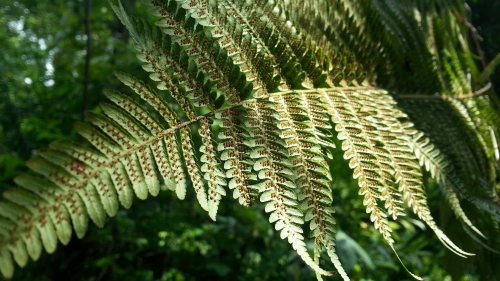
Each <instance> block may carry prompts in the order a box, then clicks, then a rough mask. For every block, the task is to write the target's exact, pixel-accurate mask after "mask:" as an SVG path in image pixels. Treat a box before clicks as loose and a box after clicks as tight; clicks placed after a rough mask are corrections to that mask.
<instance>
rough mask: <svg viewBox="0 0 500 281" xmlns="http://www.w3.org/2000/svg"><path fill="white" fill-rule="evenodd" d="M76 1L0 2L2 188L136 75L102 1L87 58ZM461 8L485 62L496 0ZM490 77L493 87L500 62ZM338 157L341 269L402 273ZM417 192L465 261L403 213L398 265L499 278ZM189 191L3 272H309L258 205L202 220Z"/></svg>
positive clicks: (31, 275) (494, 46)
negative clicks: (107, 92)
mask: <svg viewBox="0 0 500 281" xmlns="http://www.w3.org/2000/svg"><path fill="white" fill-rule="evenodd" d="M86 1H88V0H86ZM86 1H84V0H52V1H35V0H21V1H16V2H12V1H6V0H2V2H1V4H0V50H1V51H0V190H5V189H7V188H11V187H13V186H14V184H13V181H12V179H13V177H15V176H16V175H19V174H20V173H22V172H25V171H26V168H25V166H24V161H25V160H27V159H29V158H30V157H32V156H33V155H34V154H36V153H37V151H38V150H39V149H42V148H44V147H46V146H47V145H48V144H49V143H50V142H51V141H54V140H60V139H69V140H78V136H77V135H76V134H75V133H74V131H73V130H72V123H73V122H75V121H79V120H82V119H83V118H84V115H83V109H84V108H87V109H89V110H93V111H98V110H99V109H98V103H99V102H103V101H104V98H103V95H102V94H101V92H102V90H103V89H105V88H110V89H118V90H123V91H124V92H127V90H126V89H124V88H123V87H122V86H121V85H120V84H119V83H118V81H117V79H115V78H114V77H113V75H112V72H113V70H122V71H127V72H129V73H132V74H134V75H135V76H137V77H139V78H141V79H144V80H147V77H146V73H145V72H144V71H142V70H141V67H140V65H139V63H138V61H137V60H136V58H135V51H134V50H133V48H132V45H131V42H130V40H128V35H127V33H126V31H125V29H124V27H123V26H122V25H121V24H120V23H119V22H118V20H117V19H116V17H115V16H114V15H113V14H112V11H111V9H110V8H109V7H108V4H107V1H92V6H91V9H90V14H89V15H88V19H89V22H90V26H89V27H90V31H91V32H90V45H91V52H90V53H89V54H90V56H88V55H87V47H86V44H87V39H88V37H87V36H86V30H85V21H86V15H85V5H86V3H87V2H86ZM122 2H123V3H124V4H125V6H126V7H127V8H128V9H129V10H134V14H137V15H146V11H145V8H144V6H143V5H141V4H140V3H138V2H139V1H135V0H122ZM469 5H470V7H471V9H472V16H471V17H472V21H473V24H474V25H475V26H476V28H477V30H478V31H479V34H480V35H481V36H482V37H483V38H484V40H483V41H481V42H480V45H481V48H482V50H483V51H484V57H485V60H486V63H488V62H489V60H491V59H492V58H493V57H494V56H495V55H496V54H497V53H499V52H500V37H499V36H498V35H499V34H500V21H499V20H498V15H499V14H500V1H498V0H494V1H487V0H476V1H472V2H471V3H469ZM476 51H477V52H478V50H476ZM87 59H88V60H89V65H90V68H89V71H88V74H86V73H85V63H86V60H87ZM478 63H480V62H479V60H478ZM86 75H88V76H86ZM85 77H88V81H87V83H86V84H87V88H88V95H87V96H85V95H84V94H83V93H84V84H85V80H86V78H85ZM491 80H492V82H493V84H494V85H495V87H496V89H497V90H499V89H500V88H499V87H500V71H497V72H496V73H495V74H494V75H493V76H492V77H491ZM341 159H342V157H341V156H340V155H336V157H335V160H336V161H333V162H332V163H331V165H332V166H334V167H332V168H333V169H334V170H335V171H336V173H335V177H334V178H335V181H334V183H333V187H334V193H335V194H334V206H335V207H336V211H337V216H336V217H337V223H338V226H339V230H340V231H339V235H338V237H337V238H338V252H339V256H340V257H341V259H342V262H343V264H344V266H345V268H346V269H348V271H349V274H350V276H352V277H353V279H355V280H363V279H362V278H365V280H410V277H409V275H407V274H406V273H405V272H404V270H403V269H402V268H401V266H400V265H399V262H398V261H397V259H396V258H395V256H394V255H393V254H392V252H391V251H390V249H389V248H388V247H387V246H386V244H385V242H384V241H383V239H382V238H381V237H380V236H379V235H378V234H377V232H376V231H375V230H374V229H373V227H372V226H371V223H370V221H369V219H368V216H367V215H366V214H365V211H364V209H365V208H364V207H363V206H362V202H361V199H360V198H359V196H358V195H357V185H356V184H355V183H353V180H352V179H351V178H352V175H351V172H350V170H349V169H348V167H347V165H346V164H345V163H343V162H342V160H341ZM427 192H428V194H429V197H430V198H431V202H430V204H431V207H432V209H433V215H434V216H435V217H436V218H437V220H438V221H439V223H440V225H441V227H442V228H443V229H444V230H445V232H446V233H448V234H449V235H450V236H451V238H452V239H453V240H454V241H456V242H457V244H459V246H462V247H463V248H464V249H465V250H468V251H473V252H474V251H475V252H476V253H478V256H477V257H475V258H469V259H468V260H462V259H460V258H458V257H455V256H453V254H451V253H450V252H447V251H445V250H444V248H443V247H442V246H441V244H440V243H439V242H438V241H437V239H436V238H435V237H434V235H433V233H432V232H431V231H430V230H428V229H425V227H424V226H423V224H422V223H420V222H418V221H416V220H415V219H414V217H407V218H404V219H402V220H401V221H400V222H397V223H391V224H393V225H391V226H393V228H394V229H397V231H396V233H395V237H396V241H397V242H396V245H397V250H398V252H399V253H400V255H401V257H402V258H403V260H404V261H405V263H406V264H407V266H408V267H409V268H410V269H411V270H412V271H414V272H415V273H417V274H419V275H421V276H425V277H426V279H427V280H452V279H453V280H479V278H480V280H495V279H494V278H498V277H495V276H499V269H498V268H495V267H494V264H495V262H494V261H495V259H497V258H498V256H493V254H491V253H489V252H485V251H483V250H481V249H480V247H478V246H477V245H475V244H473V243H472V242H470V239H469V237H468V236H467V235H466V234H465V233H464V231H463V230H462V229H461V228H460V227H459V225H458V224H457V223H456V222H455V220H454V219H453V217H452V215H451V212H450V211H449V209H447V207H444V206H445V205H446V204H441V201H440V200H441V199H439V196H435V195H437V191H436V189H435V188H430V189H429V190H427ZM190 195H191V197H189V196H188V198H186V200H184V201H179V200H177V199H176V198H175V196H172V193H170V192H162V193H160V195H159V196H158V197H156V198H148V200H145V201H140V200H138V199H135V202H134V205H133V206H132V208H130V209H129V210H120V211H119V212H118V214H117V215H116V217H115V218H112V219H109V220H108V223H107V224H106V226H105V227H104V228H103V229H98V228H97V227H96V226H94V225H91V226H90V227H89V231H88V233H87V235H86V236H85V238H83V239H81V240H79V239H77V238H75V237H73V239H72V240H71V242H70V243H69V245H68V246H66V247H63V246H62V245H59V249H58V250H57V251H56V253H54V254H43V255H42V256H41V258H40V260H39V261H37V262H36V263H34V262H31V263H29V264H28V266H27V267H26V268H25V269H23V270H18V271H16V273H15V275H14V280H95V281H99V280H179V281H180V280H311V279H313V278H314V276H313V274H312V272H311V271H310V270H309V269H308V268H307V267H306V266H305V264H303V263H302V262H301V261H300V259H299V258H298V257H297V256H296V254H295V253H294V251H293V250H292V249H291V248H290V247H289V245H288V244H287V243H286V242H285V241H282V240H280V239H279V236H278V235H276V233H274V231H273V228H272V226H271V225H270V224H269V223H268V222H267V218H266V217H265V216H264V215H263V214H264V212H263V210H262V206H259V205H257V206H254V207H252V208H243V207H241V206H239V205H238V204H237V202H236V201H233V200H231V196H228V197H227V198H224V199H223V202H222V204H221V207H220V208H221V209H220V211H219V215H218V220H217V222H213V221H211V220H210V219H209V218H208V216H207V214H206V213H205V212H204V211H202V210H201V209H200V208H199V206H198V204H197V203H196V202H195V201H194V200H193V196H192V195H193V194H192V193H191V194H190ZM433 195H434V196H433ZM355 241H356V242H355ZM495 270H496V272H495ZM332 279H333V280H335V278H332Z"/></svg>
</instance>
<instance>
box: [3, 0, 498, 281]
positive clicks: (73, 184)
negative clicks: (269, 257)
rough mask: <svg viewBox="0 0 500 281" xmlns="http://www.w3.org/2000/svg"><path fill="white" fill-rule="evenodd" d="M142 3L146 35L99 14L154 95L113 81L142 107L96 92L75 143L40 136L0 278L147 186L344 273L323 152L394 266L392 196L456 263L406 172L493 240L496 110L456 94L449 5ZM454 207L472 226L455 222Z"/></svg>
mask: <svg viewBox="0 0 500 281" xmlns="http://www.w3.org/2000/svg"><path fill="white" fill-rule="evenodd" d="M144 3H145V4H146V5H147V6H149V10H150V13H151V14H152V15H153V16H155V17H157V18H158V20H157V21H156V23H155V25H151V24H149V23H148V22H146V21H144V20H142V19H136V18H133V17H130V16H128V15H127V13H126V11H125V9H124V7H123V6H122V5H121V4H120V3H118V4H114V3H112V2H110V5H111V7H112V9H113V10H114V12H115V13H116V14H117V16H118V18H119V19H120V21H121V22H122V23H123V24H124V25H125V27H126V28H127V29H128V30H129V32H130V35H131V37H132V39H133V40H134V43H135V48H136V50H137V51H138V53H139V54H138V55H137V57H138V59H139V60H140V61H141V63H142V64H143V65H142V67H143V69H144V70H145V71H146V72H148V73H149V77H150V78H151V80H152V81H153V82H154V83H155V84H156V88H157V89H158V90H160V91H161V92H162V93H161V94H159V93H157V92H155V91H154V90H153V89H152V88H150V87H149V86H148V85H146V84H145V83H143V82H142V81H140V80H138V79H137V78H135V77H133V76H131V75H128V74H125V73H121V72H117V73H116V76H117V78H118V79H119V80H120V81H121V82H123V83H124V84H125V85H126V86H128V87H130V88H131V89H132V90H133V91H134V92H135V93H136V94H137V95H138V97H139V98H140V99H142V100H143V101H144V103H145V104H147V107H150V108H152V109H153V110H152V111H154V112H150V111H148V110H146V109H145V107H144V106H143V105H142V104H140V103H138V102H136V101H135V100H134V99H132V98H129V97H127V96H126V95H124V94H121V93H119V92H116V91H110V90H107V91H105V95H106V96H107V97H108V99H109V100H110V101H111V103H110V104H107V103H103V104H101V108H102V112H103V113H102V114H100V113H99V114H97V113H87V119H88V121H89V123H90V124H87V123H77V124H76V125H75V129H76V131H77V132H78V133H79V134H80V135H81V136H82V137H83V138H85V139H86V140H87V142H88V144H87V145H81V144H75V143H71V142H55V143H52V144H51V145H50V148H48V149H46V150H42V151H40V152H39V153H38V155H37V156H36V157H35V158H33V159H32V160H30V161H29V162H28V163H27V165H28V167H30V169H31V170H32V171H33V172H35V173H36V174H38V176H36V175H32V174H28V175H22V176H19V177H18V178H16V179H15V181H16V183H17V184H18V185H19V186H20V187H21V188H20V189H13V190H8V191H6V192H5V193H4V198H5V199H6V200H5V202H4V201H2V202H0V214H1V217H0V271H1V272H2V274H3V275H4V276H11V275H12V274H13V270H14V267H13V263H14V262H15V263H17V264H18V265H20V266H24V265H26V263H27V261H28V259H29V258H30V257H31V258H32V259H34V260H36V259H38V258H39V256H40V255H41V252H42V249H45V251H47V252H49V253H50V252H53V251H54V250H55V249H56V247H57V240H59V241H60V242H61V243H62V244H67V243H68V242H69V240H70V239H71V235H72V232H73V229H74V231H75V233H76V236H77V237H79V238H81V237H83V235H84V234H85V232H86V230H87V226H88V220H89V218H90V219H91V220H92V221H93V222H94V223H95V224H96V225H97V226H103V225H104V223H105V221H106V216H109V217H113V216H114V215H115V214H116V213H117V210H118V208H119V205H120V204H121V205H122V206H123V207H125V208H129V207H130V206H131V204H132V202H133V199H134V197H137V198H139V199H146V198H147V197H148V196H149V195H152V196H156V195H157V194H158V193H159V192H160V191H161V190H162V189H168V190H172V191H175V193H176V195H177V197H178V198H179V199H184V198H186V194H187V192H188V190H187V187H188V186H192V187H193V189H194V192H195V193H196V197H197V200H198V202H199V204H200V206H201V208H203V209H204V210H206V211H207V212H208V215H209V216H210V218H211V219H213V220H215V219H216V214H217V210H218V206H219V203H220V200H221V198H222V196H225V195H226V189H225V187H226V186H227V187H228V188H229V189H230V190H233V198H234V199H238V201H239V203H240V204H242V205H244V206H250V205H252V204H253V203H254V201H255V200H256V198H259V199H260V201H261V202H263V203H265V211H266V213H268V214H269V221H270V222H271V223H274V225H275V229H276V230H277V231H279V232H280V237H281V238H282V239H287V240H288V242H289V243H290V244H291V246H292V247H293V249H294V250H295V251H296V252H297V254H298V255H299V256H300V257H301V259H302V260H303V261H304V262H305V263H306V264H307V265H309V266H310V267H311V268H312V269H313V270H314V271H315V272H316V274H317V276H318V279H321V275H332V272H328V271H326V270H324V269H322V268H321V267H320V266H319V258H320V254H321V250H322V249H323V248H325V249H326V252H327V254H328V256H329V258H330V260H331V261H332V263H333V264H334V266H335V268H336V269H337V271H338V273H339V274H340V276H341V277H342V278H343V280H349V277H348V276H347V274H346V272H345V270H344V269H343V267H342V265H341V264H340V261H339V258H338V256H337V254H336V252H335V232H336V226H335V218H334V215H333V213H334V209H333V206H332V202H333V196H332V189H331V182H332V181H333V179H334V177H335V171H330V165H329V161H335V159H333V160H332V159H331V158H332V157H331V155H330V150H333V149H342V150H343V151H344V159H345V160H348V163H349V167H350V168H351V169H352V170H353V177H354V178H355V179H357V181H358V185H359V195H361V196H362V197H363V205H364V206H366V212H367V213H368V214H369V217H370V220H371V221H372V222H373V223H374V226H375V228H376V229H377V230H378V231H379V232H380V233H381V235H382V236H383V238H384V240H385V241H387V243H388V244H389V246H390V247H391V249H392V250H393V251H394V252H395V254H396V256H397V257H398V259H399V256H398V254H397V253H396V251H395V248H394V244H395V241H394V239H393V237H392V235H391V232H392V229H391V227H390V224H389V220H390V219H392V220H397V219H398V218H399V217H400V216H403V215H406V210H405V208H404V206H403V203H404V201H406V203H407V204H408V206H409V207H410V208H411V209H412V210H413V212H414V213H415V214H416V215H417V216H418V217H419V218H420V219H421V220H423V221H424V222H425V223H427V225H428V226H429V227H430V228H431V229H432V230H433V231H434V233H435V234H436V235H437V237H438V238H439V239H440V240H441V241H442V243H443V244H444V245H445V246H446V247H447V248H449V249H450V250H451V251H453V252H454V253H456V254H458V255H460V256H466V255H470V254H469V253H467V252H465V251H463V250H462V249H460V248H458V247H457V246H456V245H455V244H454V243H453V242H452V241H451V240H450V239H449V238H448V237H447V236H446V235H445V234H444V232H443V231H442V230H441V229H439V228H438V226H437V224H436V222H435V221H434V219H433V217H432V216H431V212H430V209H429V206H428V204H427V197H426V193H425V191H424V181H423V173H422V169H421V167H422V166H423V167H425V169H426V170H428V171H429V172H430V174H431V176H432V178H434V179H435V180H436V181H437V182H438V184H439V185H440V187H441V189H442V191H443V195H444V196H445V198H446V199H447V200H448V202H449V204H450V205H451V208H452V210H453V212H454V213H455V215H456V216H457V218H458V219H459V221H460V222H461V223H462V224H463V225H464V228H465V229H466V231H467V232H471V233H474V234H473V237H474V239H476V240H478V241H480V243H483V244H486V243H484V242H483V240H482V239H484V238H486V237H488V238H489V239H490V240H489V241H491V242H492V243H493V244H492V245H493V247H496V246H498V239H496V238H495V236H494V234H495V233H497V232H498V221H499V220H500V205H499V204H498V202H499V200H498V197H499V196H498V194H499V186H500V184H498V174H499V173H500V164H499V163H498V158H499V156H498V155H499V153H498V143H497V138H498V136H500V134H499V132H500V131H499V130H500V128H499V127H498V124H500V123H498V122H497V123H495V122H496V121H498V120H500V117H499V114H498V108H495V106H498V104H496V105H492V104H490V103H489V102H488V101H489V97H488V98H485V97H477V98H476V96H475V95H474V94H473V95H472V96H470V97H466V99H469V98H471V100H465V101H463V100H462V98H461V97H463V96H464V95H466V96H467V95H468V94H467V93H469V92H471V91H472V85H471V82H470V79H468V78H467V77H468V75H467V71H468V70H467V69H468V67H473V65H471V64H470V61H471V60H470V55H464V56H462V55H461V54H462V53H464V52H465V53H467V42H466V41H465V40H464V39H463V36H462V33H461V32H462V29H461V27H460V26H459V25H458V23H457V20H456V19H455V14H454V12H456V11H455V10H454V9H456V10H457V11H460V9H461V8H457V7H455V6H453V5H452V4H450V3H444V1H436V3H434V5H424V3H423V2H422V1H420V2H419V1H417V2H412V3H405V4H402V3H399V2H396V1H392V0H391V1H380V0H376V1H368V0H357V1H319V0H308V1H295V0H290V1H264V0H256V1H229V0H225V1H214V0H203V1H199V0H165V1H159V0H145V1H144ZM448 33H449V34H448ZM462 57H468V58H469V60H466V59H463V58H462ZM434 92H439V93H442V94H441V95H440V96H432V95H429V93H434ZM492 100H493V98H492ZM157 116H158V117H157ZM195 135H196V136H199V137H200V138H199V141H196V142H195V140H197V138H194V136H195ZM334 135H336V137H337V138H338V139H339V140H340V141H341V143H342V146H341V148H337V147H335V144H334V140H333V137H334ZM495 145H496V146H495ZM495 147H496V151H495V149H494V148H495ZM492 148H493V149H492ZM461 197H463V198H465V199H466V200H469V201H470V202H472V203H474V204H475V206H477V210H476V211H477V214H478V215H479V216H480V219H477V218H473V219H469V217H468V216H467V215H466V214H465V212H464V211H463V209H462V207H461V205H460V203H461V202H460V199H461ZM471 218H472V217H471ZM306 223H308V224H309V229H310V233H311V236H312V238H313V239H314V249H313V251H314V252H313V253H312V254H313V257H311V255H310V253H309V252H308V248H307V247H306V243H305V241H306V240H305V239H306V238H305V237H304V232H306V231H305V229H304V227H305V226H304V225H305V224H306ZM473 223H474V224H473ZM475 224H478V225H479V226H480V227H481V229H482V231H479V229H478V228H476V227H475V226H474V225H475ZM485 225H486V226H488V225H491V227H485V228H486V230H483V227H484V226H485ZM483 232H484V233H485V234H483ZM477 235H479V236H480V237H477ZM400 261H401V260H400ZM401 263H402V261H401ZM403 266H404V264H403ZM405 269H406V267H405ZM407 271H408V270H407ZM408 272H409V271H408ZM410 274H411V273H410ZM412 276H413V277H415V278H416V279H420V277H418V276H415V275H413V274H412Z"/></svg>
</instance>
